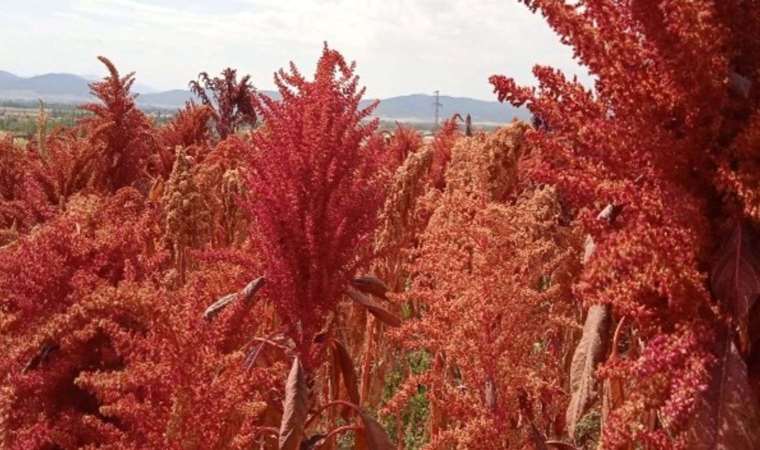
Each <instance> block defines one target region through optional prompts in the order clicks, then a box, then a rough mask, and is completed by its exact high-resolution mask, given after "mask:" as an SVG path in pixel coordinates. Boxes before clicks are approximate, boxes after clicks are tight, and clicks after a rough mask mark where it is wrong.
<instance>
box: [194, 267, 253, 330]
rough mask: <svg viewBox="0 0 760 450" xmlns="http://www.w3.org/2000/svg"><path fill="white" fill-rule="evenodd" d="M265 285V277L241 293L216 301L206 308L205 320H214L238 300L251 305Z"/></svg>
mask: <svg viewBox="0 0 760 450" xmlns="http://www.w3.org/2000/svg"><path fill="white" fill-rule="evenodd" d="M263 285H264V277H258V278H256V279H255V280H253V281H251V282H250V283H248V284H247V285H246V286H245V287H244V288H243V289H242V290H240V291H239V292H234V293H232V294H227V295H225V296H224V297H221V298H220V299H219V300H217V301H215V302H214V303H212V304H211V305H209V307H208V308H206V310H205V311H204V312H203V318H204V319H206V320H210V319H213V318H214V316H216V315H217V314H219V312H220V311H221V310H223V309H224V308H226V307H227V305H229V304H230V303H232V302H234V301H236V300H238V299H242V300H243V301H244V302H245V303H249V302H250V301H251V299H252V298H253V296H254V295H256V292H258V290H259V289H261V287H262V286H263Z"/></svg>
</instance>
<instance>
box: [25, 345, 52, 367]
mask: <svg viewBox="0 0 760 450" xmlns="http://www.w3.org/2000/svg"><path fill="white" fill-rule="evenodd" d="M56 350H58V344H54V343H52V342H45V343H44V344H42V346H41V347H40V349H39V351H38V352H37V353H35V354H34V356H32V357H31V359H29V362H27V363H26V365H25V366H24V368H23V369H22V372H28V371H30V370H35V369H36V368H38V367H39V366H40V365H42V364H43V363H45V361H47V359H48V357H50V354H51V353H53V352H54V351H56Z"/></svg>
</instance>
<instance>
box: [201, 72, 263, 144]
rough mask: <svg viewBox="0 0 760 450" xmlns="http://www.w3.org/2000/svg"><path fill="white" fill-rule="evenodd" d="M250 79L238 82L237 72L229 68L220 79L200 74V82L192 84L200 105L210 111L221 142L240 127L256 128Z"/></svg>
mask: <svg viewBox="0 0 760 450" xmlns="http://www.w3.org/2000/svg"><path fill="white" fill-rule="evenodd" d="M250 79H251V76H250V75H246V76H244V77H243V78H241V79H240V80H238V79H237V70H235V69H232V68H229V67H228V68H226V69H224V70H223V71H222V76H221V77H214V78H211V77H209V75H208V73H206V72H201V73H200V74H198V81H191V82H190V90H191V91H192V92H193V94H195V95H197V96H198V98H200V100H201V102H202V103H203V104H204V105H205V106H207V107H209V108H211V110H212V113H213V117H214V121H215V122H216V132H217V134H218V135H219V139H222V140H223V139H225V138H227V136H229V135H230V134H232V133H234V132H235V131H236V130H237V129H238V128H239V127H240V126H241V125H245V124H247V125H251V126H254V125H256V111H255V109H254V104H253V103H254V101H253V98H254V96H255V95H256V94H255V90H254V88H253V85H252V84H251V82H250Z"/></svg>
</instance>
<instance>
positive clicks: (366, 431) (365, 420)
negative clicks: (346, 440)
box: [356, 412, 395, 450]
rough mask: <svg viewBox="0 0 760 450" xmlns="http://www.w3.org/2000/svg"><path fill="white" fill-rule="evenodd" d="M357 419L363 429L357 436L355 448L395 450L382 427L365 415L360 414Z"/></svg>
mask: <svg viewBox="0 0 760 450" xmlns="http://www.w3.org/2000/svg"><path fill="white" fill-rule="evenodd" d="M359 417H360V418H361V420H362V425H363V429H362V430H361V431H360V432H359V433H358V436H357V445H356V447H357V448H359V449H366V450H393V449H394V448H395V447H394V446H393V443H392V442H391V438H390V437H389V436H388V433H386V432H385V429H383V427H382V425H380V424H379V423H377V421H376V420H375V419H373V418H372V417H371V416H369V415H368V414H367V413H364V412H362V413H361V414H360V415H359Z"/></svg>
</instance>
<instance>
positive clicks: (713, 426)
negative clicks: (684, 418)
mask: <svg viewBox="0 0 760 450" xmlns="http://www.w3.org/2000/svg"><path fill="white" fill-rule="evenodd" d="M718 357H719V360H718V362H717V363H716V364H715V366H714V367H713V369H712V373H711V380H710V385H709V386H708V389H707V391H706V392H705V393H704V394H703V396H702V397H701V399H700V401H699V403H698V404H697V411H696V414H695V418H694V423H693V424H692V426H691V427H690V430H691V431H690V439H689V440H690V442H689V448H690V449H694V450H756V449H759V448H760V414H759V412H758V410H757V404H756V402H755V401H754V398H755V395H754V393H753V391H752V388H751V387H750V385H749V381H748V379H747V366H746V364H745V363H744V360H743V359H742V357H741V355H740V354H739V351H738V350H737V348H736V345H735V344H734V342H733V340H732V339H731V338H730V337H729V336H726V337H724V338H723V340H722V342H720V351H719V353H718Z"/></svg>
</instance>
